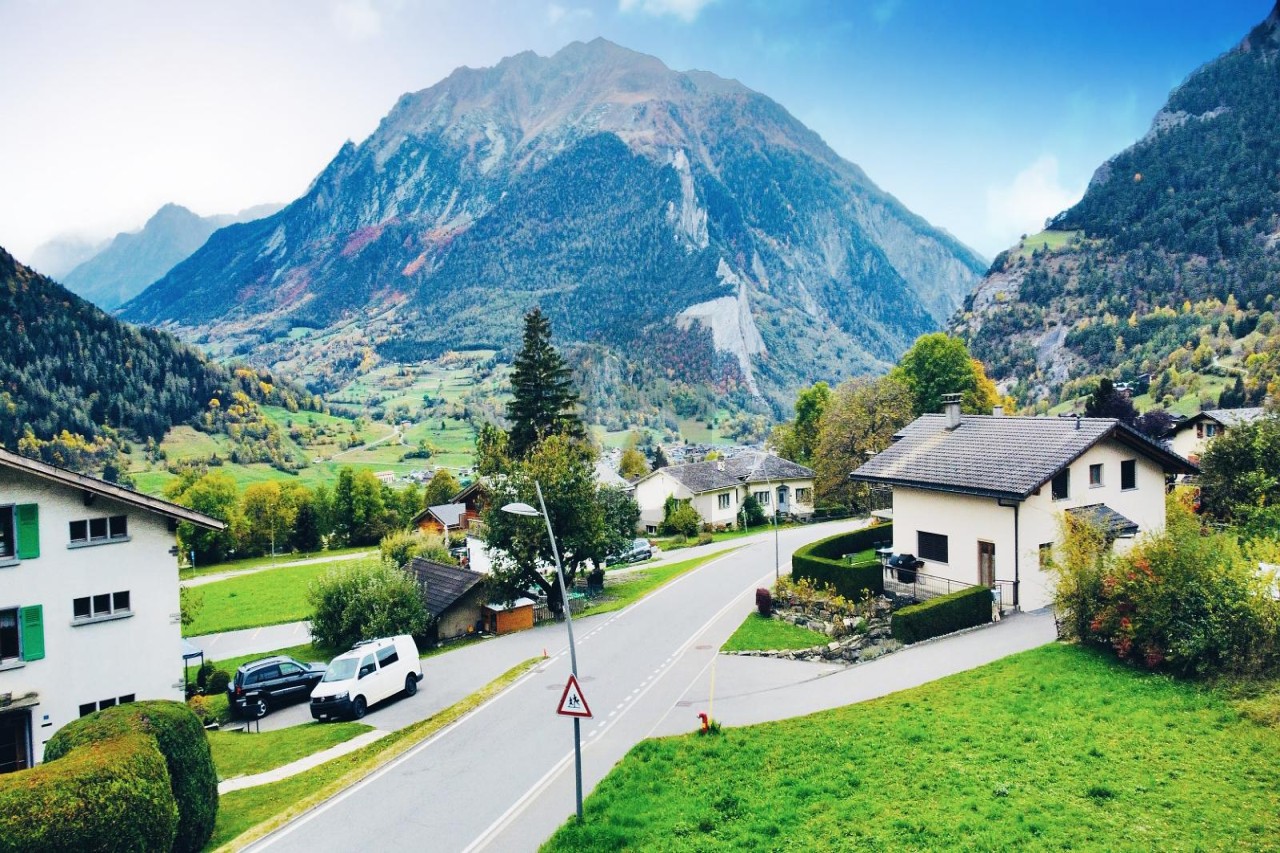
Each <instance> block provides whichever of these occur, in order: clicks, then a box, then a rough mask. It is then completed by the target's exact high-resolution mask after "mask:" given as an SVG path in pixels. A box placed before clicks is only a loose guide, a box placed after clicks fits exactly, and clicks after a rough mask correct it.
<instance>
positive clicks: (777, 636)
mask: <svg viewBox="0 0 1280 853" xmlns="http://www.w3.org/2000/svg"><path fill="white" fill-rule="evenodd" d="M829 642H831V638H830V637H828V636H827V635H826V634H819V633H818V632H817V631H810V630H809V629H808V628H801V627H800V626H799V625H792V624H791V623H790V622H783V621H781V620H779V619H769V618H768V617H765V616H761V615H760V614H759V613H750V614H748V615H747V618H746V619H745V620H744V621H743V623H742V624H741V625H739V626H738V630H736V631H734V632H733V636H732V637H730V638H729V639H728V640H727V641H725V644H724V645H723V646H721V647H720V651H722V652H766V651H772V650H774V649H811V648H813V647H814V646H825V645H826V644H827V643H829Z"/></svg>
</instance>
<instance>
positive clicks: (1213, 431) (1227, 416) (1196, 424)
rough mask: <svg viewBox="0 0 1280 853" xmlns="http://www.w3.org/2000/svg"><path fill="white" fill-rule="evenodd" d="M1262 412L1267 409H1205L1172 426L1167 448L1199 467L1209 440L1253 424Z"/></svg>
mask: <svg viewBox="0 0 1280 853" xmlns="http://www.w3.org/2000/svg"><path fill="white" fill-rule="evenodd" d="M1266 413H1267V410H1266V409H1262V408H1254V409H1207V410H1205V411H1203V412H1200V413H1199V414H1198V415H1194V416H1192V417H1189V418H1187V419H1186V420H1184V421H1182V422H1181V423H1179V424H1178V425H1177V426H1175V427H1174V428H1173V437H1172V438H1171V439H1170V440H1169V446H1170V447H1171V448H1172V449H1173V452H1174V453H1176V454H1178V455H1179V456H1181V457H1183V458H1184V459H1189V460H1191V461H1192V462H1195V463H1197V464H1199V462H1200V454H1202V453H1204V449H1205V447H1206V446H1208V444H1209V442H1210V441H1212V440H1213V439H1215V438H1217V437H1218V436H1221V435H1225V434H1226V433H1227V431H1228V430H1231V429H1235V428H1236V427H1238V426H1240V425H1242V424H1247V423H1249V422H1251V421H1256V420H1257V419H1258V418H1260V417H1263V416H1264V415H1266Z"/></svg>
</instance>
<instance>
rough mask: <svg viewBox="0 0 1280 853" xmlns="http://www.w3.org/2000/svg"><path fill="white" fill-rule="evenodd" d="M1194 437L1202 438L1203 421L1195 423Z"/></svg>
mask: <svg viewBox="0 0 1280 853" xmlns="http://www.w3.org/2000/svg"><path fill="white" fill-rule="evenodd" d="M1196 438H1204V423H1203V422H1201V423H1198V424H1196Z"/></svg>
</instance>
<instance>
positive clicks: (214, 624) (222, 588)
mask: <svg viewBox="0 0 1280 853" xmlns="http://www.w3.org/2000/svg"><path fill="white" fill-rule="evenodd" d="M360 562H361V561H360V560H346V561H343V562H340V563H313V564H311V565H306V566H285V567H284V568H281V569H272V570H271V571H269V572H254V573H253V574H248V575H242V576H240V577H236V578H228V579H227V580H224V581H215V582H214V583H209V584H204V585H202V586H198V587H196V588H195V589H196V591H198V592H199V593H200V595H201V596H202V597H203V598H204V606H203V607H201V608H200V611H199V612H198V613H197V614H196V618H195V621H193V622H192V623H191V624H190V625H188V626H187V627H186V628H184V629H183V632H182V633H183V635H184V636H187V637H197V636H201V635H203V634H213V633H217V632H220V631H235V630H238V629H240V628H257V627H259V626H262V625H280V624H282V623H285V622H298V621H301V620H303V619H306V618H307V617H309V616H310V615H311V605H309V604H308V603H307V586H308V585H309V584H310V583H311V581H312V580H314V579H315V578H318V577H320V576H321V575H323V574H325V573H326V572H331V571H345V570H347V569H349V568H351V567H352V566H355V565H359V564H360Z"/></svg>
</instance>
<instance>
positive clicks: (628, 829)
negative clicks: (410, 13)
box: [0, 6, 1280, 851]
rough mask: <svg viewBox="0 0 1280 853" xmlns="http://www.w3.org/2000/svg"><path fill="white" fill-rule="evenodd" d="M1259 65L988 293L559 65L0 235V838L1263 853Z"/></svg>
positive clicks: (147, 845)
mask: <svg viewBox="0 0 1280 853" xmlns="http://www.w3.org/2000/svg"><path fill="white" fill-rule="evenodd" d="M1277 56H1280V6H1278V7H1277V9H1276V10H1273V11H1272V13H1271V15H1270V16H1269V17H1267V18H1266V20H1264V21H1263V22H1262V23H1260V24H1259V25H1258V26H1257V27H1256V28H1255V29H1254V30H1253V31H1252V32H1250V33H1249V34H1248V35H1247V37H1245V38H1244V39H1243V41H1241V42H1240V43H1239V44H1238V45H1236V46H1235V47H1234V48H1232V49H1231V50H1229V51H1228V52H1227V53H1225V54H1223V55H1222V56H1220V57H1218V58H1217V59H1213V60H1211V61H1209V62H1208V63H1207V64H1206V65H1204V66H1203V67H1201V68H1200V69H1199V70H1197V71H1195V72H1193V73H1192V74H1191V76H1189V77H1188V78H1187V79H1186V80H1185V81H1184V82H1183V83H1181V84H1180V85H1179V86H1178V87H1176V88H1175V89H1174V91H1173V92H1172V93H1171V94H1170V96H1169V101H1168V104H1167V105H1166V108H1165V109H1164V110H1162V111H1161V112H1160V113H1159V115H1157V117H1156V120H1155V122H1154V124H1153V127H1152V130H1151V132H1150V133H1149V134H1148V135H1147V136H1146V137H1144V138H1143V139H1140V140H1139V141H1138V142H1136V143H1134V145H1133V146H1132V147H1130V148H1128V149H1126V150H1124V151H1121V152H1120V153H1119V154H1116V155H1115V156H1114V157H1113V158H1112V159H1110V160H1109V161H1107V163H1105V164H1103V165H1102V166H1101V167H1099V169H1098V171H1097V173H1096V174H1095V176H1094V179H1093V181H1092V182H1091V183H1090V185H1089V187H1088V188H1087V190H1085V192H1084V197H1083V199H1082V200H1081V201H1079V202H1078V203H1076V204H1074V205H1072V206H1071V207H1069V208H1068V209H1066V210H1063V211H1062V212H1061V213H1059V214H1057V215H1056V216H1054V217H1052V218H1051V219H1050V221H1049V222H1047V223H1046V229H1045V230H1044V231H1043V232H1041V233H1038V234H1032V235H1030V236H1026V235H1024V237H1023V238H1022V239H1020V240H1019V241H1018V243H1017V245H1015V246H1013V247H1011V248H1010V249H1009V250H1008V251H1005V252H1002V253H1001V254H1000V255H999V256H998V257H996V259H995V261H994V262H993V263H992V264H990V266H989V267H987V268H986V272H985V274H983V267H984V264H983V262H982V261H981V260H980V258H979V257H978V255H977V254H976V253H975V252H974V251H973V250H971V249H969V248H968V247H967V246H965V245H963V244H962V243H960V242H959V241H958V240H956V239H955V238H954V237H952V236H951V235H950V234H949V233H948V232H947V231H946V230H945V229H942V228H940V227H935V226H933V225H930V224H929V223H928V222H926V221H925V220H924V219H923V218H922V217H920V216H917V215H916V214H914V213H912V212H911V211H909V210H907V208H906V207H905V206H904V205H903V204H902V203H900V202H899V201H898V200H897V199H896V198H894V197H893V196H891V195H889V194H888V193H887V192H885V191H884V190H882V189H880V188H879V187H878V186H877V185H875V184H874V183H872V182H871V180H870V178H868V177H867V176H866V174H864V173H863V171H862V170H861V168H860V167H858V166H856V165H854V164H853V163H851V162H849V161H847V160H845V159H843V158H842V157H841V156H840V155H839V154H837V153H836V152H835V151H834V150H832V149H831V148H829V147H828V146H827V145H826V143H825V142H823V141H822V139H821V138H820V137H819V136H818V135H817V134H816V133H814V132H813V131H810V130H809V129H808V128H807V127H805V126H804V125H803V124H801V122H800V121H799V120H798V119H796V118H795V117H793V116H792V115H791V114H789V113H788V112H787V111H786V110H785V109H784V108H783V107H781V106H780V105H779V104H777V103H775V102H774V101H772V100H770V99H769V98H767V97H765V96H764V95H761V94H759V93H757V92H755V91H753V90H752V89H750V88H748V87H747V86H745V85H743V84H741V83H739V82H737V81H735V80H729V79H725V78H721V77H718V76H716V75H715V74H711V73H709V72H701V71H690V72H678V71H674V70H672V69H670V68H668V67H667V66H666V65H665V64H663V63H662V62H661V61H660V60H658V59H656V58H654V57H650V56H646V55H644V54H641V53H637V52H635V51H631V50H629V49H627V48H623V47H621V46H619V45H616V44H613V43H612V42H609V41H606V40H604V39H596V40H594V41H590V42H587V43H583V42H574V43H572V44H570V45H568V46H566V47H563V48H562V49H561V50H559V51H558V52H556V53H555V54H554V55H552V56H550V57H542V56H538V55H536V54H534V53H531V52H526V53H522V54H519V55H517V56H512V57H508V58H507V59H504V60H502V61H501V62H499V63H497V64H496V65H494V66H492V67H484V68H480V69H472V68H460V69H458V70H457V71H455V72H454V73H453V74H451V75H450V76H448V77H446V78H445V79H443V80H442V81H441V82H439V83H437V84H435V85H434V86H431V87H429V88H427V89H423V90H421V91H418V92H413V93H410V94H406V95H404V96H403V97H402V98H400V100H399V101H397V102H396V103H395V105H394V107H393V108H392V109H391V111H390V112H389V113H387V114H386V115H385V116H384V117H383V118H382V120H381V121H380V122H379V123H378V125H377V129H376V130H375V131H374V132H373V134H372V135H371V136H370V137H369V138H368V139H367V140H365V141H364V142H362V143H360V144H358V145H357V144H355V143H353V142H348V143H346V145H344V146H343V147H342V148H341V150H340V151H339V153H338V154H337V155H336V156H335V157H332V158H331V160H329V161H328V163H327V165H326V166H325V167H324V169H323V171H322V172H321V173H320V174H319V175H318V176H316V177H315V179H314V181H313V182H312V183H311V184H310V186H309V187H308V188H307V190H306V192H305V193H304V194H303V195H301V196H300V197H299V198H298V199H297V200H295V201H293V202H292V203H290V204H287V205H283V206H281V205H269V206H263V207H261V208H254V209H251V210H247V211H245V212H244V213H242V214H240V215H238V216H237V217H235V218H232V217H206V218H201V217H198V216H196V214H194V213H191V211H189V210H186V209H185V208H176V207H174V206H172V205H168V206H166V207H165V208H164V209H162V211H161V213H160V214H156V216H155V217H154V218H153V219H152V220H150V221H148V223H147V225H146V226H145V228H144V230H143V231H142V232H139V233H137V234H128V233H122V234H120V235H119V236H118V237H117V238H116V239H115V240H114V241H112V242H111V243H110V244H109V245H106V246H103V245H99V246H98V248H97V252H98V254H96V255H95V254H86V253H87V252H88V251H89V250H88V249H85V248H84V247H81V249H83V251H81V249H76V250H75V251H72V249H75V247H74V246H67V247H63V249H61V250H59V252H61V253H62V254H59V253H55V252H54V250H53V248H49V249H48V250H47V251H46V252H45V253H44V254H43V255H42V257H46V258H54V257H62V256H63V254H65V255H66V257H68V258H69V257H75V258H76V259H78V260H77V261H76V263H74V264H70V262H68V265H64V266H65V271H64V272H62V274H61V278H62V279H63V280H65V283H66V284H67V285H68V286H71V289H67V287H64V286H63V284H62V283H60V281H59V280H56V279H57V278H59V277H58V276H52V277H51V276H49V275H47V274H45V272H44V271H43V270H47V269H48V267H47V266H46V267H44V268H41V269H37V268H35V267H34V266H31V265H28V264H25V263H23V262H22V261H20V260H19V259H18V258H17V257H15V256H14V255H12V254H10V253H9V252H7V251H4V250H3V249H0V308H2V309H3V310H0V326H3V330H4V332H5V334H4V335H0V850H15V851H43V850H49V851H62V850H79V849H85V850H98V849H101V850H117V849H119V850H125V849H128V850H174V851H202V850H240V849H245V848H250V847H251V848H253V849H265V848H268V847H272V848H281V847H283V848H284V849H293V848H298V849H302V848H307V849H316V850H346V849H353V848H356V847H358V846H368V845H369V843H370V840H371V839H372V840H373V844H374V845H375V846H377V847H379V848H380V849H391V850H399V849H422V848H423V847H424V846H427V847H430V848H432V849H440V850H468V851H469V850H480V849H495V850H499V849H500V850H532V849H540V850H553V851H556V850H573V851H581V850H605V849H619V848H621V849H636V850H664V851H665V850H704V849H756V848H768V849H782V848H783V847H786V848H789V849H806V850H807V849H812V850H826V849H846V848H847V849H875V850H879V849H885V850H899V849H901V850H952V849H1050V848H1052V849H1065V848H1071V849H1086V850H1100V851H1101V850H1114V849H1135V850H1136V849H1143V850H1146V849H1159V850H1165V849H1169V850H1182V849H1187V850H1191V849H1197V850H1198V849H1226V848H1232V849H1250V850H1252V849H1258V850H1264V849H1274V848H1276V847H1277V846H1280V834H1278V833H1277V832H1276V829H1275V827H1274V818H1275V811H1276V807H1277V795H1276V791H1278V790H1280V770H1278V769H1277V767H1276V766H1275V762H1274V760H1272V757H1273V756H1274V754H1275V751H1276V749H1277V748H1280V532H1278V531H1280V511H1277V509H1276V507H1277V506H1280V452H1278V451H1280V403H1278V402H1277V400H1278V399H1280V397H1278V395H1280V387H1278V386H1277V378H1276V370H1275V369H1274V368H1275V358H1274V353H1275V352H1277V351H1280V348H1278V347H1277V346H1276V344H1277V342H1278V341H1280V328H1278V327H1277V326H1276V323H1275V317H1274V316H1273V311H1274V305H1273V302H1274V296H1275V294H1274V293H1272V292H1270V291H1271V290H1273V288H1272V286H1271V284H1270V282H1271V281H1272V279H1273V278H1274V276H1273V275H1272V272H1273V269H1272V268H1273V267H1274V266H1275V264H1276V259H1275V253H1276V251H1277V245H1276V241H1275V239H1274V233H1273V232H1274V231H1275V224H1276V222H1277V221H1280V195H1277V191H1276V188H1275V186H1274V183H1275V182H1274V180H1272V178H1271V177H1266V176H1267V175H1271V176H1272V177H1273V174H1272V173H1274V172H1275V165H1276V163H1275V161H1276V159H1277V155H1276V153H1275V151H1273V150H1272V148H1273V143H1272V142H1266V143H1265V144H1263V143H1261V142H1258V139H1259V138H1260V137H1259V128H1265V129H1266V130H1267V131H1269V130H1270V124H1269V122H1271V120H1272V119H1273V118H1274V116H1273V113H1274V108H1273V102H1274V101H1275V98H1274V97H1273V96H1274V95H1275V93H1276V91H1275V90H1276V87H1277V85H1280V81H1278V80H1277V78H1276V76H1275V75H1276V71H1275V69H1276V68H1277V67H1280V65H1277V63H1276V62H1275V59H1276V57H1277ZM1268 104H1272V106H1268ZM531 117H537V122H533V121H532V120H531ZM371 126H372V125H371ZM477 128H480V130H477ZM531 128H536V130H534V129H531ZM1263 135H1265V136H1267V138H1268V139H1269V138H1270V136H1272V135H1273V134H1269V133H1267V134H1263ZM1254 143H1257V144H1254ZM1224 152H1228V153H1229V155H1230V156H1228V155H1227V154H1225V153H1224ZM771 170H772V171H771ZM1242 174H1243V175H1247V176H1253V178H1256V179H1257V187H1256V191H1255V190H1249V191H1247V192H1246V191H1243V190H1241V189H1240V183H1241V180H1242V179H1241V178H1240V175H1242ZM1247 182H1248V181H1247V180H1246V181H1245V183H1247ZM1192 210H1194V211H1195V215H1194V216H1193V215H1191V213H1189V211H1192ZM837 223H839V224H837ZM606 235H607V236H608V237H609V238H610V239H609V240H605V239H604V237H605V236H606ZM139 247H142V248H139ZM63 250H65V251H63ZM636 258H642V261H639V262H638V261H637V260H636ZM60 269H61V268H60ZM143 279H146V281H143ZM389 281H390V282H395V284H394V286H393V285H389V284H387V282H389ZM77 293H79V294H81V295H77ZM102 294H107V295H108V297H109V301H110V302H111V304H106V303H105V302H104V301H103V296H102ZM90 298H92V299H93V300H94V301H89V299H90ZM104 309H108V310H110V311H112V312H114V313H108V310H104ZM134 324H137V325H134ZM565 718H571V719H572V721H573V722H572V726H570V725H569V721H568V719H565ZM571 764H572V765H573V767H574V769H573V771H571V770H570V769H569V768H570V765H571Z"/></svg>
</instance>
